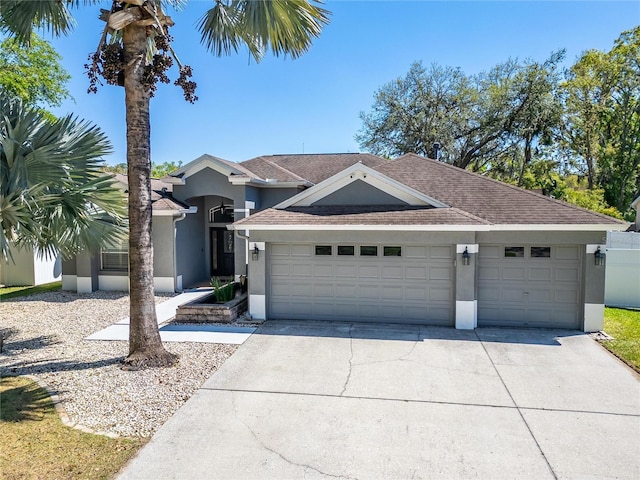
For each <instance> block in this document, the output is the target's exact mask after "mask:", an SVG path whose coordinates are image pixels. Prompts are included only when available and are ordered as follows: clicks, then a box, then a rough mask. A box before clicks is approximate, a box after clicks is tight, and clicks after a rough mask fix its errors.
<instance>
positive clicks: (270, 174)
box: [240, 153, 388, 183]
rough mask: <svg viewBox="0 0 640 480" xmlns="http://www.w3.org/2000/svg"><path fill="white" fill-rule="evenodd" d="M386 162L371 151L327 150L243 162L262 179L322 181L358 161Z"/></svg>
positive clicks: (367, 162) (372, 164) (373, 163)
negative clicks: (330, 151) (318, 152)
mask: <svg viewBox="0 0 640 480" xmlns="http://www.w3.org/2000/svg"><path fill="white" fill-rule="evenodd" d="M387 162H388V160H385V159H384V158H380V157H377V156H375V155H371V154H369V153H328V154H295V155H263V156H261V157H256V158H252V159H251V160H247V161H245V162H242V163H240V165H242V166H243V167H244V168H246V169H248V170H250V171H252V172H254V173H255V174H256V176H258V177H260V178H263V179H267V178H273V179H276V180H279V181H283V182H286V181H293V180H301V179H303V180H308V181H310V182H312V183H320V182H321V181H323V180H326V179H327V178H329V177H331V176H332V175H335V174H336V173H339V172H341V171H342V170H344V169H345V168H347V167H350V166H351V165H353V164H355V163H362V164H364V165H366V166H368V167H376V166H378V165H382V164H384V163H387Z"/></svg>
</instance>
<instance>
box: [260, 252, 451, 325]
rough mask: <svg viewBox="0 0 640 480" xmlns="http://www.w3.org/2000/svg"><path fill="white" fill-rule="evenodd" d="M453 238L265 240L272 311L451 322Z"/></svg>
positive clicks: (292, 315)
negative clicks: (419, 241) (430, 241)
mask: <svg viewBox="0 0 640 480" xmlns="http://www.w3.org/2000/svg"><path fill="white" fill-rule="evenodd" d="M454 256H455V246H453V245H372V244H367V245H360V244H348V245H347V244H344V245H342V244H333V245H329V244H325V245H318V244H297V243H273V244H270V255H269V274H268V275H269V292H268V298H269V316H270V318H274V319H309V320H334V321H340V320H344V321H364V322H385V323H420V324H430V325H453V324H454V298H455V290H454V266H453V264H454V262H453V260H454Z"/></svg>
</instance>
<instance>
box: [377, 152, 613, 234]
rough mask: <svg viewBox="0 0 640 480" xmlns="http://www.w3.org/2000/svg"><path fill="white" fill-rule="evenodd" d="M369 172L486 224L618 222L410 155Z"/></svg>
mask: <svg viewBox="0 0 640 480" xmlns="http://www.w3.org/2000/svg"><path fill="white" fill-rule="evenodd" d="M374 168H375V169H376V170H377V171H379V172H380V173H383V174H384V175H387V176H388V177H391V178H393V179H394V180H397V181H399V182H402V183H404V184H405V185H407V186H409V187H411V188H414V189H416V190H418V191H419V192H422V193H424V194H427V195H430V196H431V197H433V198H436V199H438V200H440V201H442V202H444V203H446V204H448V205H451V206H452V207H457V208H459V209H461V210H464V211H465V212H469V213H471V214H473V215H475V216H478V217H480V218H483V219H485V220H486V221H488V222H490V223H492V224H578V225H579V224H611V225H620V224H622V223H624V222H620V221H619V220H616V219H614V218H612V217H608V216H606V215H602V214H599V213H595V212H591V211H589V210H585V209H583V208H580V207H576V206H575V205H570V204H568V203H565V202H561V201H559V200H555V199H553V198H550V197H545V196H543V195H540V194H538V193H535V192H532V191H530V190H524V189H522V188H518V187H516V186H513V185H508V184H506V183H502V182H499V181H497V180H493V179H491V178H488V177H484V176H482V175H479V174H477V173H473V172H470V171H468V170H463V169H460V168H458V167H454V166H452V165H448V164H446V163H442V162H438V161H436V160H431V159H428V158H425V157H421V156H419V155H415V154H407V155H404V156H402V157H400V158H398V159H396V160H394V161H392V162H389V163H386V164H383V165H379V166H378V167H374Z"/></svg>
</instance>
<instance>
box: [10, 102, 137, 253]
mask: <svg viewBox="0 0 640 480" xmlns="http://www.w3.org/2000/svg"><path fill="white" fill-rule="evenodd" d="M0 106H1V108H2V115H1V116H0V178H1V179H2V184H1V185H0V224H1V226H2V232H1V235H0V254H1V255H2V256H3V257H4V258H7V257H8V256H10V248H11V245H15V246H16V247H18V248H20V247H24V246H31V247H36V248H37V249H38V250H39V251H41V252H44V253H45V254H51V252H54V251H58V252H60V253H61V254H62V255H63V256H64V257H68V256H69V255H73V254H74V253H77V252H78V251H80V250H82V249H91V248H96V247H99V246H102V245H105V244H106V243H107V242H109V241H111V240H113V239H114V238H120V237H121V236H122V235H124V234H125V233H126V232H125V227H124V224H125V218H126V215H127V212H126V202H125V199H124V195H123V193H122V191H121V190H120V189H119V188H118V186H117V185H116V184H115V182H114V180H113V178H112V177H111V176H109V175H104V174H103V173H102V172H101V171H100V167H101V166H102V160H101V156H102V155H105V154H107V153H109V152H110V151H111V145H110V143H109V141H108V139H107V137H106V136H105V135H104V133H102V131H101V130H100V129H99V128H98V127H96V126H95V125H93V124H91V123H89V122H86V121H82V120H79V119H77V118H75V117H73V116H71V115H68V116H66V117H63V118H61V119H56V120H54V121H49V120H47V119H46V118H45V116H44V114H43V113H42V112H41V111H39V110H34V109H30V108H26V107H24V105H23V104H22V102H20V101H19V100H8V99H6V98H4V97H2V96H0Z"/></svg>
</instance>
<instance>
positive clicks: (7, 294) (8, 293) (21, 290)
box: [0, 282, 62, 302]
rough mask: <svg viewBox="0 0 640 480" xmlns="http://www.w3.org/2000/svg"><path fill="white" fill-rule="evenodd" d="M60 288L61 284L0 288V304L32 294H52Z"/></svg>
mask: <svg viewBox="0 0 640 480" xmlns="http://www.w3.org/2000/svg"><path fill="white" fill-rule="evenodd" d="M61 288H62V282H53V283H47V284H45V285H38V286H37V287H2V288H0V302H2V301H3V300H9V299H10V298H16V297H26V296H27V295H33V294H34V293H42V292H52V291H54V290H60V289H61Z"/></svg>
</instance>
